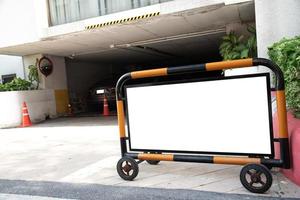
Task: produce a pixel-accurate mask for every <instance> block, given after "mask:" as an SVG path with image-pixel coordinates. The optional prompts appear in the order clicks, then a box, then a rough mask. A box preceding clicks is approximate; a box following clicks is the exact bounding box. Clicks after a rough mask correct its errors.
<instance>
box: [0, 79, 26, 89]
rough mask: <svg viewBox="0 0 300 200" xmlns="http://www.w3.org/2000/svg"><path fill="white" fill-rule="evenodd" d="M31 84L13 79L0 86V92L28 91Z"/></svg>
mask: <svg viewBox="0 0 300 200" xmlns="http://www.w3.org/2000/svg"><path fill="white" fill-rule="evenodd" d="M31 87H32V84H31V83H30V82H29V81H26V80H24V79H21V78H15V79H14V80H12V81H11V82H9V83H5V84H0V91H20V90H30V89H31Z"/></svg>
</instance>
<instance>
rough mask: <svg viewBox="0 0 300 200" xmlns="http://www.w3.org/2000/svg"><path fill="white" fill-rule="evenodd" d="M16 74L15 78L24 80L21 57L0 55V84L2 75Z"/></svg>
mask: <svg viewBox="0 0 300 200" xmlns="http://www.w3.org/2000/svg"><path fill="white" fill-rule="evenodd" d="M7 74H16V76H17V77H20V78H24V69H23V62H22V57H19V56H6V55H0V83H2V80H1V77H2V75H7Z"/></svg>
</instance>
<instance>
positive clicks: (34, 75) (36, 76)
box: [28, 65, 40, 90]
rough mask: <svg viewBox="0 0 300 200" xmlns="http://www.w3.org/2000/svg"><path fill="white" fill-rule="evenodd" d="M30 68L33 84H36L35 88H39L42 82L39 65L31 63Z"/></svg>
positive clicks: (30, 77)
mask: <svg viewBox="0 0 300 200" xmlns="http://www.w3.org/2000/svg"><path fill="white" fill-rule="evenodd" d="M28 69H29V73H28V79H29V81H30V82H31V84H32V85H35V86H36V87H35V89H36V90H37V89H38V88H39V84H40V80H39V73H38V68H37V65H29V66H28Z"/></svg>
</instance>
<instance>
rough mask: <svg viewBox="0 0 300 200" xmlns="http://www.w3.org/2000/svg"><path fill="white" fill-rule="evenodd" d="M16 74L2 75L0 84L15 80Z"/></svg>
mask: <svg viewBox="0 0 300 200" xmlns="http://www.w3.org/2000/svg"><path fill="white" fill-rule="evenodd" d="M16 77H17V76H16V74H7V75H2V83H3V84H5V83H9V82H11V81H12V80H14V78H16Z"/></svg>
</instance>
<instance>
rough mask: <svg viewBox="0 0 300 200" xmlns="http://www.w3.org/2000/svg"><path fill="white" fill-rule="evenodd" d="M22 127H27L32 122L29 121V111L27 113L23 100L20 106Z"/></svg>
mask: <svg viewBox="0 0 300 200" xmlns="http://www.w3.org/2000/svg"><path fill="white" fill-rule="evenodd" d="M22 115H23V117H22V125H21V126H22V127H28V126H31V125H32V123H31V121H30V117H29V113H28V109H27V105H26V103H25V102H23V106H22Z"/></svg>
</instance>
